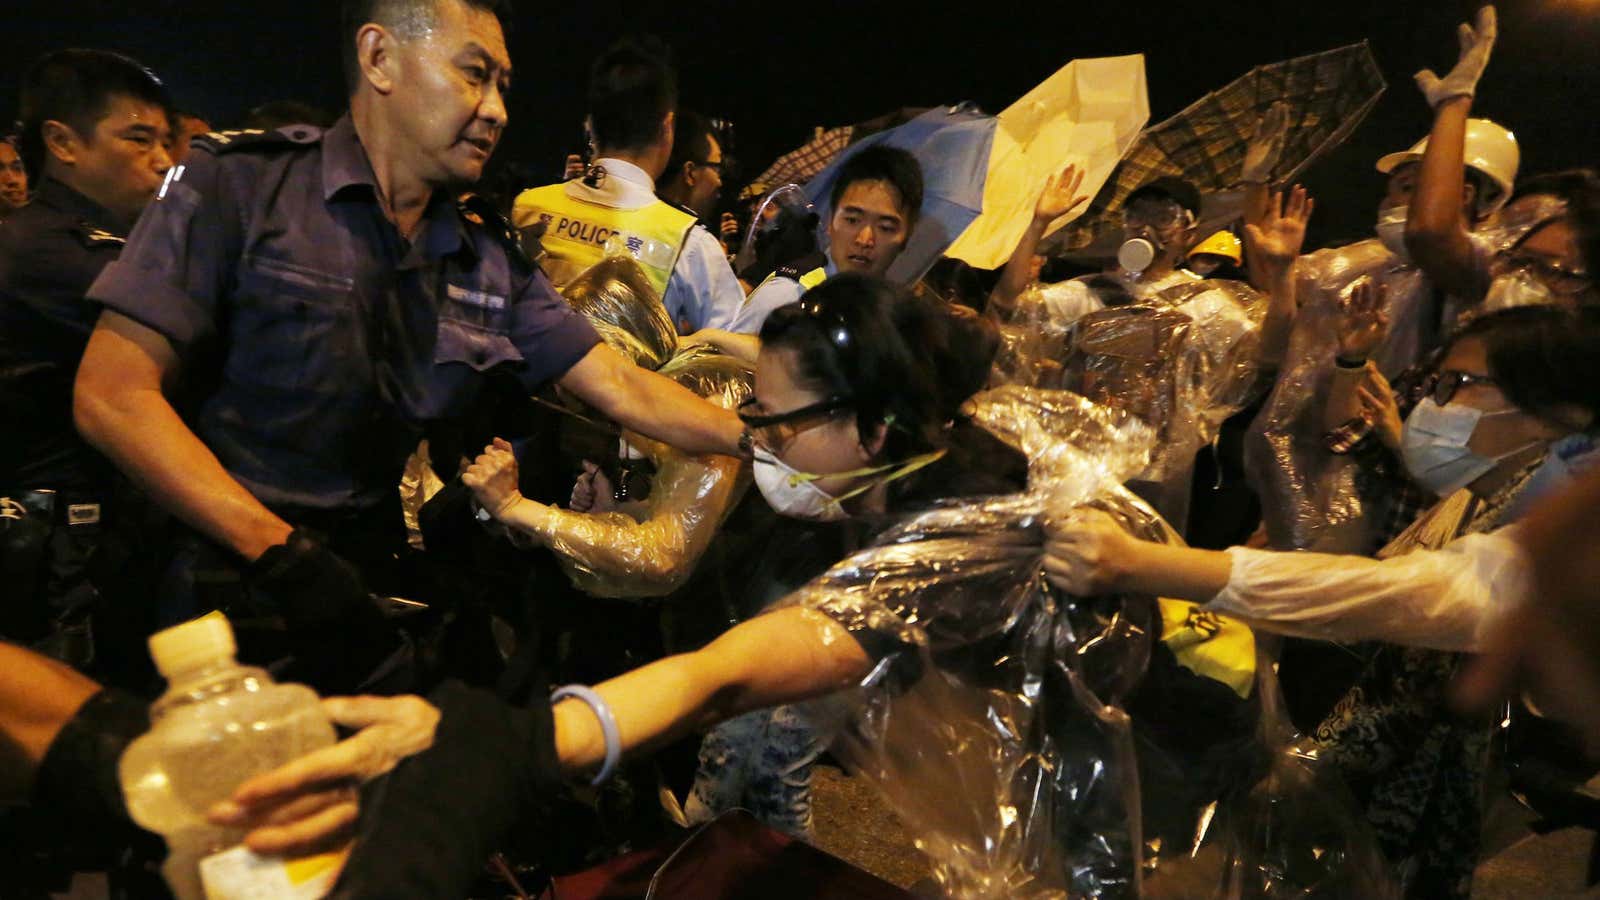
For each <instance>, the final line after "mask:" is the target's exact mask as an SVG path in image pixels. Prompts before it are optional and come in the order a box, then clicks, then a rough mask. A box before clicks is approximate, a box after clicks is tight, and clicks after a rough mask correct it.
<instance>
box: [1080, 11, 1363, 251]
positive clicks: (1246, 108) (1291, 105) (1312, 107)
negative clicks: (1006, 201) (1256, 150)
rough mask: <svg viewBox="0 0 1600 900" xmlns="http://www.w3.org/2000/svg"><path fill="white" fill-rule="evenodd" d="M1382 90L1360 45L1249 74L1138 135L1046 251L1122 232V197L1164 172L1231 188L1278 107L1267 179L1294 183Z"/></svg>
mask: <svg viewBox="0 0 1600 900" xmlns="http://www.w3.org/2000/svg"><path fill="white" fill-rule="evenodd" d="M1385 87H1387V85H1385V83H1384V80H1383V75H1382V73H1380V72H1379V70H1378V63H1377V60H1375V59H1373V57H1372V50H1371V48H1369V47H1368V46H1367V43H1366V42H1365V41H1362V42H1361V43H1359V44H1351V45H1349V46H1347V47H1339V48H1336V49H1333V50H1329V51H1327V52H1324V53H1317V54H1313V55H1311V56H1302V57H1298V58H1296V59H1290V60H1285V61H1283V62H1277V63H1272V64H1271V65H1266V66H1258V67H1256V68H1254V69H1251V70H1250V71H1249V72H1248V73H1246V74H1245V75H1244V76H1242V77H1241V78H1239V79H1237V80H1235V81H1234V82H1232V83H1231V84H1229V85H1228V86H1226V87H1224V88H1222V89H1221V90H1219V91H1213V92H1212V93H1209V94H1207V95H1205V96H1204V97H1201V98H1200V99H1199V100H1197V101H1195V102H1194V103H1193V104H1191V105H1190V106H1189V107H1188V108H1187V109H1185V110H1184V111H1183V112H1180V113H1178V114H1177V115H1175V116H1173V117H1172V118H1170V119H1168V120H1166V121H1165V122H1162V123H1161V124H1159V125H1156V126H1153V127H1151V128H1149V129H1147V130H1146V131H1145V132H1144V134H1142V135H1140V137H1139V140H1138V141H1137V142H1136V143H1135V144H1134V146H1133V149H1132V150H1131V151H1129V152H1128V156H1127V158H1126V159H1124V160H1123V162H1122V166H1121V167H1120V168H1119V169H1118V170H1117V173H1116V175H1115V176H1113V177H1112V179H1111V181H1110V182H1109V183H1107V184H1106V186H1105V187H1104V188H1103V189H1102V190H1101V191H1100V193H1099V195H1097V196H1096V197H1095V200H1094V202H1093V203H1092V204H1091V205H1090V207H1089V210H1088V212H1086V213H1084V215H1083V216H1082V217H1080V218H1079V219H1078V220H1077V221H1075V222H1073V223H1072V224H1071V225H1070V226H1068V227H1066V228H1063V229H1061V230H1060V231H1058V232H1057V233H1056V234H1055V235H1054V236H1053V238H1052V239H1051V241H1050V242H1049V246H1050V247H1051V249H1052V250H1054V251H1056V252H1061V251H1072V250H1077V249H1080V248H1084V247H1087V246H1089V245H1090V244H1091V243H1092V242H1093V241H1094V239H1095V236H1096V234H1097V232H1104V231H1110V230H1114V229H1116V228H1118V227H1120V219H1121V209H1122V203H1123V201H1124V200H1125V199H1126V198H1127V196H1128V194H1130V193H1132V192H1133V190H1134V189H1135V188H1138V187H1139V186H1140V185H1143V184H1147V183H1149V182H1150V181H1153V180H1154V179H1156V178H1158V177H1160V176H1162V175H1172V176H1176V177H1179V178H1183V179H1186V180H1188V181H1189V182H1191V183H1193V184H1194V186H1195V187H1196V188H1198V189H1199V190H1200V193H1202V194H1219V193H1224V192H1226V191H1228V190H1229V189H1230V188H1233V187H1235V186H1236V184H1237V182H1238V180H1239V176H1240V173H1241V171H1242V169H1243V166H1244V153H1245V148H1246V146H1247V145H1248V144H1249V142H1250V137H1251V135H1252V134H1254V133H1255V128H1256V123H1257V122H1259V121H1260V119H1261V117H1262V116H1263V115H1265V113H1266V111H1267V109H1268V108H1269V107H1271V106H1272V105H1273V104H1274V103H1278V102H1282V103H1284V104H1286V105H1287V106H1288V110H1289V129H1288V134H1287V135H1286V138H1285V145H1284V150H1283V156H1282V158H1281V159H1280V161H1279V163H1278V168H1277V170H1276V171H1274V172H1273V181H1274V182H1275V183H1286V182H1289V181H1293V180H1294V179H1296V178H1299V177H1300V176H1301V175H1302V174H1303V173H1304V172H1305V170H1306V169H1307V168H1308V167H1310V166H1311V164H1312V163H1314V162H1316V161H1317V160H1318V159H1320V158H1321V157H1322V156H1323V155H1324V154H1326V153H1328V152H1329V151H1330V150H1332V149H1333V148H1335V147H1337V146H1339V145H1340V144H1341V143H1343V142H1344V140H1345V139H1346V138H1348V137H1349V136H1350V134H1351V133H1352V132H1353V131H1355V129H1356V127H1357V126H1358V125H1360V124H1361V122H1362V121H1363V120H1364V119H1366V117H1367V114H1368V113H1370V112H1371V111H1372V108H1373V107H1374V106H1376V105H1377V103H1378V98H1379V97H1381V96H1383V91H1384V89H1385Z"/></svg>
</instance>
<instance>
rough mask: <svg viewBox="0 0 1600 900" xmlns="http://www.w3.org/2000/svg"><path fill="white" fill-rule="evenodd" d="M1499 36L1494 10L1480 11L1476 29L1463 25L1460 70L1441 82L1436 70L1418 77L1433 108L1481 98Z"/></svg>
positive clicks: (1461, 29)
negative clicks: (1459, 99) (1480, 88)
mask: <svg viewBox="0 0 1600 900" xmlns="http://www.w3.org/2000/svg"><path fill="white" fill-rule="evenodd" d="M1498 34H1499V27H1498V25H1497V24H1496V22H1495V14H1494V7H1493V6H1485V7H1484V8H1483V9H1480V10H1478V21H1477V27H1476V28H1474V27H1472V26H1471V25H1468V24H1466V23H1465V22H1463V23H1461V26H1460V27H1459V28H1457V29H1456V36H1457V37H1458V38H1460V40H1461V57H1460V58H1459V59H1457V60H1456V67H1455V68H1454V69H1451V70H1450V74H1448V75H1446V76H1445V77H1443V78H1440V77H1439V76H1438V75H1435V74H1434V73H1433V70H1432V69H1423V70H1422V71H1421V72H1418V73H1417V74H1416V79H1417V87H1419V88H1421V89H1422V94H1423V96H1425V97H1427V98H1428V105H1429V106H1431V107H1433V108H1434V109H1438V108H1439V104H1441V103H1443V102H1445V101H1446V100H1451V99H1454V98H1456V97H1471V96H1474V95H1476V94H1477V92H1478V80H1479V79H1480V78H1482V77H1483V70H1484V69H1486V68H1488V66H1489V54H1490V52H1491V51H1493V50H1494V41H1495V37H1496V36H1497V35H1498Z"/></svg>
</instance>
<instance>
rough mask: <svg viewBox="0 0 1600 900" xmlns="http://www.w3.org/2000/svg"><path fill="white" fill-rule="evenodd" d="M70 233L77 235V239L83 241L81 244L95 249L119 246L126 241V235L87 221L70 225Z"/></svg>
mask: <svg viewBox="0 0 1600 900" xmlns="http://www.w3.org/2000/svg"><path fill="white" fill-rule="evenodd" d="M72 233H73V234H74V235H75V236H77V238H78V240H80V241H82V242H83V246H85V247H87V248H89V249H90V250H96V249H99V248H101V247H121V246H123V245H125V244H127V243H128V239H127V238H126V237H124V236H122V235H120V234H112V233H111V232H109V231H107V230H105V229H104V228H99V227H96V226H94V225H90V224H89V223H88V222H79V223H78V224H76V225H74V226H72Z"/></svg>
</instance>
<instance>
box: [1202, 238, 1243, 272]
mask: <svg viewBox="0 0 1600 900" xmlns="http://www.w3.org/2000/svg"><path fill="white" fill-rule="evenodd" d="M1202 253H1209V254H1211V255H1212V256H1224V257H1227V258H1228V259H1231V260H1233V264H1234V265H1236V266H1237V265H1240V264H1241V263H1243V262H1244V253H1243V251H1242V249H1241V248H1240V246H1239V239H1238V238H1236V237H1234V235H1233V232H1231V231H1227V230H1223V231H1219V232H1217V233H1216V234H1213V235H1212V236H1210V237H1208V238H1206V239H1205V240H1203V241H1201V242H1200V243H1198V244H1195V245H1194V249H1192V250H1190V251H1189V258H1190V259H1194V258H1195V257H1196V256H1199V255H1200V254H1202Z"/></svg>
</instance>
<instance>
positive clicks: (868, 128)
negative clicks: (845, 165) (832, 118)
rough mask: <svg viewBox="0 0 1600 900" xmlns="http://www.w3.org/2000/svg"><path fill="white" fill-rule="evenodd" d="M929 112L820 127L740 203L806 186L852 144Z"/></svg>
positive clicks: (905, 111)
mask: <svg viewBox="0 0 1600 900" xmlns="http://www.w3.org/2000/svg"><path fill="white" fill-rule="evenodd" d="M927 111H928V110H927V107H913V106H905V107H901V108H900V109H897V110H894V111H893V112H887V113H884V114H883V115H881V116H878V117H877V118H874V119H868V120H867V121H865V122H858V123H856V124H855V125H841V126H839V127H838V128H823V127H821V126H818V127H817V130H816V132H815V133H814V134H813V135H812V136H811V140H809V141H807V142H806V143H805V144H803V145H802V146H800V147H796V148H795V149H793V150H790V151H789V152H788V153H785V154H784V155H782V156H780V157H778V159H777V161H775V162H774V163H773V164H772V165H770V166H768V167H767V170H766V171H765V172H762V173H761V174H760V175H758V176H756V178H755V179H754V180H752V181H751V182H750V183H749V184H747V185H745V187H744V190H742V191H740V192H739V196H740V198H741V199H749V198H751V197H759V196H761V195H762V194H765V193H766V192H767V191H770V190H772V189H773V188H776V187H779V186H780V185H785V184H805V183H806V182H807V181H810V180H811V179H812V178H814V177H816V174H817V173H818V172H821V171H822V170H823V169H825V168H827V167H828V164H829V163H831V162H833V161H834V160H835V159H837V158H838V156H839V154H840V153H842V152H844V148H846V147H848V146H850V144H851V143H852V142H853V141H859V140H861V139H862V138H865V137H868V136H870V135H874V134H877V133H878V132H880V131H885V130H887V129H890V128H893V127H895V126H896V125H904V124H905V123H907V122H909V121H911V120H912V119H914V118H916V117H917V116H920V115H922V114H923V113H925V112H927Z"/></svg>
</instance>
